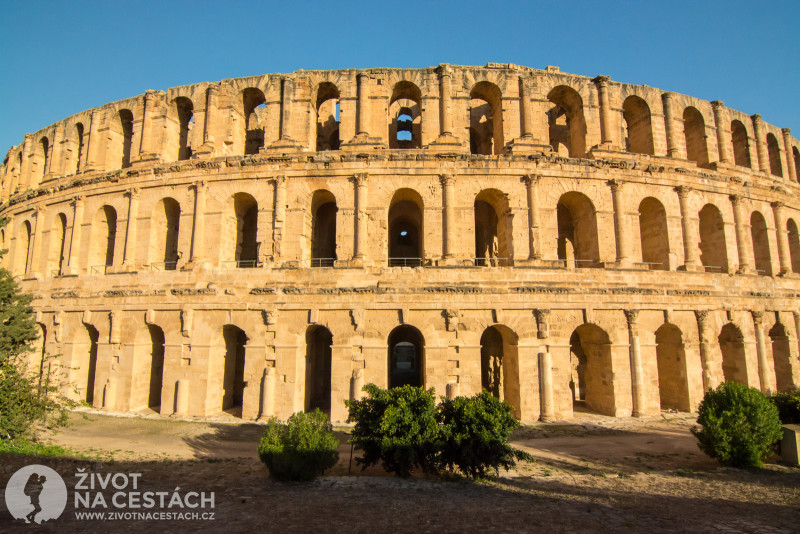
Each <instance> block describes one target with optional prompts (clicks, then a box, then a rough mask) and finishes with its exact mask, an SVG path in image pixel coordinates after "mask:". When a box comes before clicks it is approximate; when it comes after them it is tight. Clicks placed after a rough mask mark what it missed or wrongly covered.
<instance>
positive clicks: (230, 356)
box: [222, 324, 247, 417]
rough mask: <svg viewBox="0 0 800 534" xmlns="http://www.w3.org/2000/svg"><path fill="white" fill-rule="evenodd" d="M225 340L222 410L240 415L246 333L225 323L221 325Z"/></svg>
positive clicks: (242, 395)
mask: <svg viewBox="0 0 800 534" xmlns="http://www.w3.org/2000/svg"><path fill="white" fill-rule="evenodd" d="M222 338H223V339H224V341H225V358H224V365H223V370H224V371H223V377H222V410H223V411H226V410H231V411H232V412H234V415H237V416H239V417H241V408H242V402H243V400H244V353H245V345H246V344H247V335H245V333H244V330H242V329H241V328H239V327H236V326H233V325H230V324H226V325H225V326H223V327H222Z"/></svg>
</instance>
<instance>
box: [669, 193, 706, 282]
mask: <svg viewBox="0 0 800 534" xmlns="http://www.w3.org/2000/svg"><path fill="white" fill-rule="evenodd" d="M675 192H676V193H678V202H679V204H680V207H681V231H682V233H683V263H684V269H685V270H687V271H696V270H698V269H699V268H700V250H699V247H698V244H697V233H696V232H695V229H694V226H693V225H692V220H691V212H690V211H689V193H691V192H692V188H691V187H688V186H685V185H681V186H678V187H676V188H675Z"/></svg>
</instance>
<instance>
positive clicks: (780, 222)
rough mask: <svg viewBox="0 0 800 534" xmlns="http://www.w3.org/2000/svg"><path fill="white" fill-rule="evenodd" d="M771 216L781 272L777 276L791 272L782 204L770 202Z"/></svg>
mask: <svg viewBox="0 0 800 534" xmlns="http://www.w3.org/2000/svg"><path fill="white" fill-rule="evenodd" d="M770 206H772V215H773V216H774V217H775V238H776V239H777V241H778V259H779V260H780V264H781V270H780V272H779V273H778V274H779V275H784V274H787V273H791V272H792V258H791V257H790V255H789V236H788V234H787V232H786V221H785V219H784V218H783V206H784V204H783V202H779V201H776V202H772V203H771V204H770Z"/></svg>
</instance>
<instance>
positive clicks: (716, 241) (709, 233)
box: [700, 204, 728, 273]
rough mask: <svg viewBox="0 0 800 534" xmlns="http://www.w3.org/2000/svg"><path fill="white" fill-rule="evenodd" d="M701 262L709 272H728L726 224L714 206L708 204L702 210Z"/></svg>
mask: <svg viewBox="0 0 800 534" xmlns="http://www.w3.org/2000/svg"><path fill="white" fill-rule="evenodd" d="M700 262H701V263H702V264H703V267H705V270H706V271H707V272H716V273H719V272H723V273H724V272H727V271H728V247H727V245H726V243H725V223H724V222H723V221H722V213H720V211H719V209H718V208H717V207H716V206H715V205H713V204H706V205H705V206H703V209H701V210H700Z"/></svg>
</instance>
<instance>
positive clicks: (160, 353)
mask: <svg viewBox="0 0 800 534" xmlns="http://www.w3.org/2000/svg"><path fill="white" fill-rule="evenodd" d="M147 329H148V330H149V332H150V365H149V368H148V372H149V379H148V380H147V383H148V395H147V406H148V407H150V408H153V409H154V410H156V411H161V409H160V407H161V385H162V382H163V379H164V331H163V330H162V329H161V328H160V327H158V326H156V325H154V324H149V325H147Z"/></svg>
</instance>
